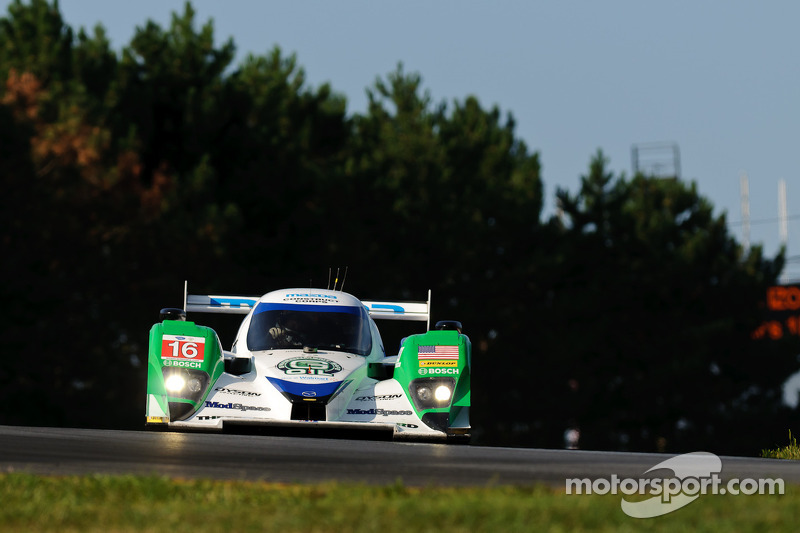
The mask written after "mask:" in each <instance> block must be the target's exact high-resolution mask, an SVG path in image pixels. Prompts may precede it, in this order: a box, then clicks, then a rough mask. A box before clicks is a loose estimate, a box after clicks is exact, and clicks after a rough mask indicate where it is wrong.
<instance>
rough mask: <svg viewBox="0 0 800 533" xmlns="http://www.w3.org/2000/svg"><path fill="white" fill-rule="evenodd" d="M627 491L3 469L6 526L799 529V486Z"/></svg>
mask: <svg viewBox="0 0 800 533" xmlns="http://www.w3.org/2000/svg"><path fill="white" fill-rule="evenodd" d="M620 499H621V496H612V495H607V496H586V495H583V496H578V495H566V494H565V493H564V491H563V490H557V489H553V488H549V487H544V486H533V487H484V488H434V487H429V488H409V487H405V486H403V485H402V484H400V483H397V484H395V485H391V486H386V487H373V486H367V485H353V484H341V483H329V484H321V485H299V484H298V485H295V484H292V485H284V484H276V483H261V482H243V481H233V482H232V481H208V480H197V481H194V480H193V481H185V480H184V481H181V480H170V479H167V478H162V477H135V476H88V477H78V476H74V477H44V476H34V475H29V474H20V473H10V474H0V501H2V505H0V531H59V532H79V531H80V532H92V531H103V532H123V531H131V532H133V531H136V532H151V531H164V532H170V533H178V532H183V531H185V532H192V533H197V532H203V531H225V532H229V533H242V532H246V531H267V532H269V531H276V532H278V531H279V532H281V533H290V532H327V531H331V532H350V531H353V532H360V531H364V532H370V531H374V532H380V533H391V532H394V531H403V532H428V531H430V532H437V533H440V532H448V531H463V532H481V531H491V532H493V533H502V532H506V531H639V530H642V529H646V530H654V531H675V530H697V531H720V532H722V531H724V532H726V533H727V532H729V531H759V532H762V531H790V530H791V531H794V530H796V529H797V527H796V524H797V523H798V518H800V487H794V486H788V485H787V487H786V494H785V495H783V496H769V495H764V496H728V495H726V496H712V495H706V496H701V497H700V498H699V499H698V500H697V501H695V502H693V503H691V504H690V505H688V506H687V507H685V508H683V509H680V510H678V511H675V512H674V513H671V514H669V515H665V516H661V517H658V518H652V519H644V520H637V519H634V518H630V517H628V516H626V515H625V514H624V513H623V512H622V511H621V509H620Z"/></svg>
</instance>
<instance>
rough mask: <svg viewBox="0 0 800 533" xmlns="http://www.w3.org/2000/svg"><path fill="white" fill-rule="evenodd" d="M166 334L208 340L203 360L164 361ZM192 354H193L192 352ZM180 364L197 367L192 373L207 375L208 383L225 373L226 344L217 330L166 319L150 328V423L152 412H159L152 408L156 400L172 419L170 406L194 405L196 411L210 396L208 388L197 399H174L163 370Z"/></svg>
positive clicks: (147, 411) (148, 369) (192, 369)
mask: <svg viewBox="0 0 800 533" xmlns="http://www.w3.org/2000/svg"><path fill="white" fill-rule="evenodd" d="M164 335H175V336H182V337H201V338H203V339H204V341H205V342H204V350H203V352H204V353H203V360H202V361H196V362H190V360H189V359H184V361H186V363H184V361H182V360H180V359H174V358H173V359H170V358H162V347H163V346H164V343H165V342H167V341H164ZM188 353H190V354H191V352H188ZM176 362H177V363H178V364H192V365H193V366H192V368H191V370H190V371H191V372H193V373H197V372H202V373H205V375H206V376H207V377H208V379H207V380H206V383H207V384H210V383H214V382H215V381H216V380H217V378H218V377H219V376H220V375H221V374H222V373H223V372H224V370H225V361H224V359H223V355H222V345H221V344H220V342H219V338H218V337H217V334H216V333H215V332H214V330H213V329H211V328H209V327H206V326H198V325H196V324H195V323H194V322H187V321H181V320H164V321H163V322H161V323H158V324H155V325H153V327H152V328H151V329H150V343H149V354H148V363H147V404H146V413H147V417H148V419H147V420H148V423H153V422H154V421H153V420H151V415H153V412H152V411H155V410H154V409H151V402H152V401H155V402H156V403H157V404H158V407H159V408H160V410H161V411H162V412H163V413H166V414H167V416H168V417H169V413H170V409H169V404H170V403H175V404H180V403H188V404H191V407H192V409H191V411H192V412H193V411H195V410H196V409H197V408H198V407H199V406H200V405H202V403H203V401H204V400H205V398H206V396H208V391H209V390H210V387H208V386H206V387H205V390H203V391H201V393H200V394H199V395H198V396H197V398H195V399H190V398H185V397H183V398H182V397H179V396H173V395H171V394H170V392H169V391H167V388H166V384H165V379H164V371H163V370H162V369H164V368H166V367H170V366H172V365H173V364H174V363H176ZM172 368H176V369H180V368H181V367H179V366H172ZM163 422H166V421H162V422H161V423H163Z"/></svg>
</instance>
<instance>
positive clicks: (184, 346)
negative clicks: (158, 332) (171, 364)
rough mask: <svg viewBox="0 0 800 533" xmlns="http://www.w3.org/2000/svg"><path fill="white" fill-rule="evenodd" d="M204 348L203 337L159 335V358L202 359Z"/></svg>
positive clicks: (204, 340)
mask: <svg viewBox="0 0 800 533" xmlns="http://www.w3.org/2000/svg"><path fill="white" fill-rule="evenodd" d="M205 348H206V339H205V337H187V336H185V335H163V336H162V337H161V359H181V360H187V359H188V360H191V361H202V360H203V356H204V355H205Z"/></svg>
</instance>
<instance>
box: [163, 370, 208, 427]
mask: <svg viewBox="0 0 800 533" xmlns="http://www.w3.org/2000/svg"><path fill="white" fill-rule="evenodd" d="M161 372H162V373H163V376H164V388H165V389H166V392H167V397H168V398H167V401H168V403H169V416H170V419H171V420H173V421H174V420H185V419H186V418H188V417H189V416H191V414H192V413H193V412H194V411H195V410H196V409H197V407H198V406H199V402H200V400H201V399H202V398H203V394H204V393H205V392H206V389H208V385H209V376H208V374H207V373H205V372H203V371H202V370H195V369H190V368H178V367H169V366H165V367H162V368H161Z"/></svg>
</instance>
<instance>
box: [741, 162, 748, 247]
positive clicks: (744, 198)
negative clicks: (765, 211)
mask: <svg viewBox="0 0 800 533" xmlns="http://www.w3.org/2000/svg"><path fill="white" fill-rule="evenodd" d="M739 191H740V195H741V199H742V244H743V245H744V250H745V252H747V251H748V250H750V185H749V183H748V182H747V172H744V171H742V175H741V177H740V178H739Z"/></svg>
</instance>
